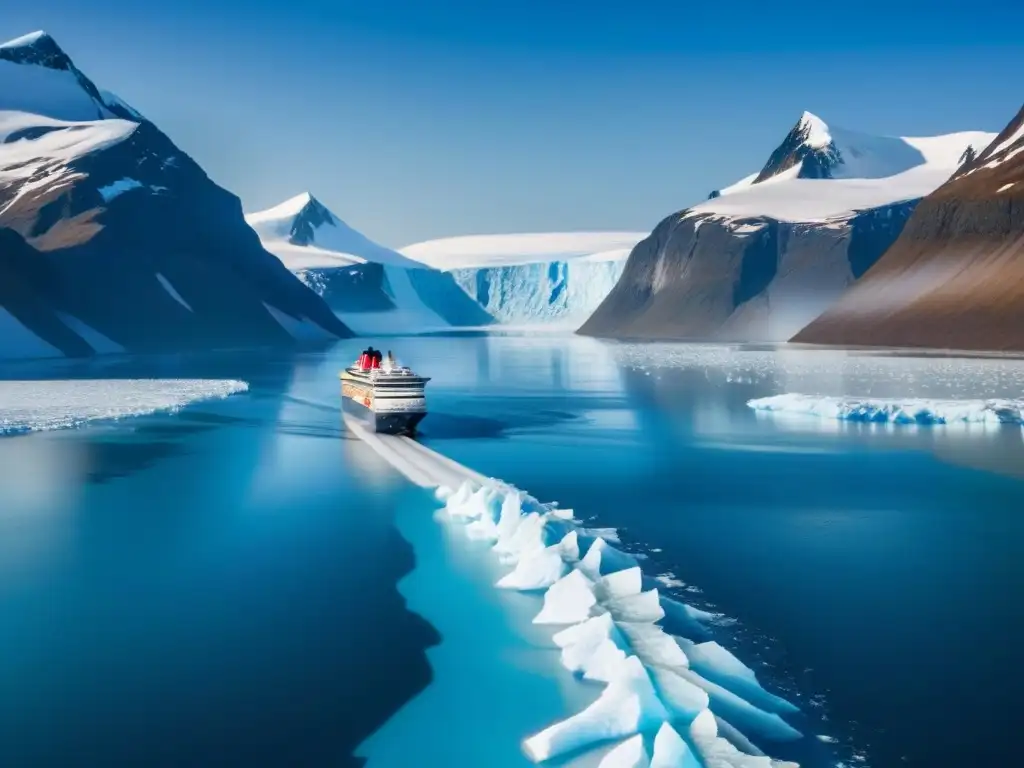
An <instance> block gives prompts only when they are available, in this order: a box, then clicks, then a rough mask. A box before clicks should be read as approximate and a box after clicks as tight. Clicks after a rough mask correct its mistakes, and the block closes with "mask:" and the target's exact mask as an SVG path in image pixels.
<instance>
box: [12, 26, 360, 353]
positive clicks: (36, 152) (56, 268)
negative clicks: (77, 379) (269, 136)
mask: <svg viewBox="0 0 1024 768" xmlns="http://www.w3.org/2000/svg"><path fill="white" fill-rule="evenodd" d="M0 275H2V286H0V329H2V332H0V358H5V357H6V358H10V357H24V356H37V355H38V354H44V355H46V356H49V355H89V354H93V353H97V352H112V351H122V350H124V351H130V352H145V351H181V350H188V349H216V348H226V347H242V346H253V345H273V344H281V343H291V342H294V341H295V340H296V339H329V338H337V337H341V336H347V335H351V333H350V331H349V329H348V328H347V327H346V326H345V325H344V323H342V322H341V321H340V320H339V319H338V318H337V317H336V316H335V315H334V314H333V313H332V312H331V311H330V310H329V309H328V307H327V306H326V304H324V302H323V301H322V300H321V299H320V298H319V297H318V296H317V295H316V294H315V293H314V292H313V291H311V290H310V289H309V288H308V287H307V286H305V285H304V284H303V283H302V282H301V281H299V280H297V279H296V278H295V277H294V275H292V274H291V273H290V272H289V271H288V270H287V269H285V268H284V267H283V266H282V264H281V263H280V261H279V260H278V259H276V258H274V257H273V256H272V255H271V254H269V253H268V252H267V251H265V250H264V249H263V248H262V246H261V245H260V242H259V238H258V237H257V236H256V235H255V233H254V232H253V231H252V229H251V228H249V227H248V226H247V225H246V223H245V220H244V218H243V216H242V210H241V204H240V202H239V200H238V198H236V197H235V196H234V195H231V194H230V193H228V192H226V191H225V190H223V189H222V188H220V187H218V186H217V185H216V184H215V183H213V182H212V181H211V180H210V179H209V177H207V175H206V174H205V173H204V172H203V170H202V169H201V168H200V167H199V166H198V165H197V164H196V163H195V162H194V161H193V160H192V159H191V158H189V157H188V156H187V155H186V154H184V153H183V152H182V151H181V150H180V149H178V148H177V147H176V146H175V145H174V143H173V142H172V141H171V140H170V139H169V138H168V137H167V136H165V135H164V134H163V133H162V132H161V131H160V130H159V129H158V128H157V127H156V126H155V125H153V124H152V123H151V122H149V121H148V120H146V119H145V118H143V117H142V116H141V115H140V114H139V113H138V112H137V111H135V110H134V109H132V108H131V107H128V106H127V105H126V104H125V103H124V102H123V101H121V100H120V99H118V98H117V97H115V96H113V95H112V94H109V93H106V92H103V91H101V90H100V89H98V88H97V87H96V86H95V84H93V83H92V81H90V80H89V79H88V78H87V77H86V76H85V75H84V74H83V73H82V72H81V71H80V70H78V69H77V68H76V67H75V65H74V64H73V63H72V62H71V60H70V58H68V56H67V54H65V53H64V51H63V50H61V48H60V47H59V46H58V45H57V43H56V42H55V41H54V40H53V39H52V38H51V37H50V36H48V35H46V34H44V33H35V34H32V35H27V36H25V37H23V38H19V39H17V40H14V41H11V42H9V43H6V44H3V45H0Z"/></svg>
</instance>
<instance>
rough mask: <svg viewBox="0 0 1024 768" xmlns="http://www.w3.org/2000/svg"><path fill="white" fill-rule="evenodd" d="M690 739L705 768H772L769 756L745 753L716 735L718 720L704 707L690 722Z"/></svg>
mask: <svg viewBox="0 0 1024 768" xmlns="http://www.w3.org/2000/svg"><path fill="white" fill-rule="evenodd" d="M690 740H691V741H692V742H693V745H694V747H695V749H696V752H697V754H698V756H699V757H700V759H701V762H702V763H703V764H704V765H705V766H706V768H773V763H772V760H771V758H769V757H766V756H764V755H761V754H745V753H744V752H741V751H740V750H739V749H737V748H736V746H735V745H733V744H731V743H729V742H728V741H727V740H725V739H723V738H722V737H721V736H719V735H718V721H717V719H716V718H715V716H714V714H712V712H711V710H710V709H705V710H704V711H703V712H701V713H700V714H699V715H697V717H696V718H694V720H693V722H692V723H691V724H690Z"/></svg>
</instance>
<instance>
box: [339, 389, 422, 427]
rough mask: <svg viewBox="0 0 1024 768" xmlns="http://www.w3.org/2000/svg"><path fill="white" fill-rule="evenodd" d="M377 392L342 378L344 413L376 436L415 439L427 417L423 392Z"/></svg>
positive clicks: (414, 390)
mask: <svg viewBox="0 0 1024 768" xmlns="http://www.w3.org/2000/svg"><path fill="white" fill-rule="evenodd" d="M379 389H380V390H381V391H379V392H378V391H375V389H374V388H373V387H372V386H370V385H368V384H367V383H365V382H362V381H358V380H354V379H352V378H351V377H343V378H342V400H341V402H342V410H343V411H344V412H345V413H346V414H349V415H350V416H353V417H355V418H356V419H358V421H359V422H360V423H361V424H363V425H365V426H366V427H368V428H370V429H371V430H373V431H374V432H379V433H381V434H388V435H413V434H415V433H416V428H417V427H418V426H419V424H420V422H421V421H423V419H424V418H426V416H427V410H426V400H425V398H424V397H423V388H422V386H420V387H419V388H418V389H412V390H409V389H407V388H402V389H397V388H391V387H380V388H379Z"/></svg>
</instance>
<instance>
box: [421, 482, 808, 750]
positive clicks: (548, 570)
mask: <svg viewBox="0 0 1024 768" xmlns="http://www.w3.org/2000/svg"><path fill="white" fill-rule="evenodd" d="M437 497H438V498H439V499H441V500H442V501H443V502H444V503H445V507H444V512H443V514H447V516H448V517H449V518H450V519H451V520H452V521H456V522H459V523H462V524H464V525H465V529H466V531H467V535H469V536H471V537H473V538H477V539H484V540H486V541H489V542H490V543H491V545H492V547H493V551H494V553H495V556H496V557H497V558H498V560H499V562H501V563H502V564H504V565H506V566H508V568H509V571H508V573H506V574H505V575H504V576H503V577H502V578H500V579H499V580H498V582H497V584H496V586H497V587H500V588H505V589H515V590H519V591H524V592H534V591H543V606H542V608H541V609H540V611H539V612H538V613H537V615H536V617H535V618H534V619H533V621H534V623H535V624H543V625H553V626H555V627H556V628H559V627H560V629H557V631H555V633H554V635H553V637H552V640H553V642H554V644H555V646H557V647H558V649H559V653H560V659H561V663H562V665H563V666H565V667H566V668H567V669H568V670H570V671H571V672H573V673H574V674H575V675H577V676H578V677H579V678H581V679H583V680H587V681H590V682H592V683H594V684H599V685H604V686H605V687H604V689H603V691H602V692H601V693H600V695H599V696H598V697H597V699H596V700H595V701H594V702H593V703H591V704H590V705H589V706H588V707H586V708H585V709H583V710H582V711H580V712H578V713H576V714H574V715H572V716H571V717H568V718H566V719H565V720H562V721H560V722H557V723H554V724H552V725H550V726H549V727H547V728H545V729H544V730H542V731H540V732H539V733H536V734H534V735H532V736H529V737H528V738H526V739H524V741H523V751H524V753H525V754H526V755H527V757H529V759H530V760H532V761H533V762H535V763H540V762H544V761H547V760H551V759H553V758H558V757H562V756H568V755H570V754H576V753H579V752H584V751H587V750H589V749H592V748H597V747H601V746H605V745H607V744H608V743H609V742H620V743H618V744H615V745H614V746H613V748H612V749H610V750H609V751H608V752H607V753H606V754H605V755H604V756H603V758H602V759H601V761H600V766H599V768H656V767H657V768H678V767H680V766H681V767H683V768H780V767H781V766H783V765H791V764H786V763H780V762H777V761H775V760H773V759H771V758H769V757H767V756H765V755H764V754H763V753H762V752H761V751H760V750H759V749H758V748H757V747H755V746H754V744H753V743H752V742H751V741H750V739H751V738H754V739H765V740H766V741H769V742H773V743H776V742H781V741H789V740H794V739H801V738H803V736H802V734H801V733H800V732H799V731H798V730H797V729H796V728H794V727H793V726H792V725H791V724H790V723H788V722H786V720H784V719H783V717H782V715H786V714H790V713H794V712H797V711H798V710H797V707H795V706H794V705H793V704H791V703H790V702H788V701H786V700H784V699H782V698H780V697H778V696H776V695H775V694H772V693H770V692H769V691H767V690H765V689H764V688H763V687H762V686H761V685H760V683H759V682H758V680H757V676H756V675H755V673H754V672H753V670H751V669H750V668H749V667H747V666H746V665H745V664H743V663H742V662H741V661H740V660H739V659H737V658H736V657H735V656H733V654H731V653H730V652H729V651H728V650H726V649H725V648H723V647H722V646H721V645H719V644H718V643H716V642H714V641H710V640H707V629H706V627H705V626H704V624H706V623H714V622H715V621H717V620H718V619H719V618H720V617H719V616H718V615H717V614H712V613H708V612H705V611H700V610H697V609H695V608H693V607H692V606H688V605H685V604H684V603H680V602H677V601H675V600H671V599H669V598H667V597H663V596H661V595H660V594H659V592H658V590H657V589H650V588H647V587H649V586H650V584H651V583H652V582H651V580H650V579H648V578H647V577H645V576H644V574H643V572H642V570H641V567H640V565H639V563H638V561H637V559H636V558H635V557H634V556H632V555H630V554H628V553H625V552H622V551H621V550H619V549H616V548H615V547H613V546H612V545H611V544H609V542H608V539H609V538H612V537H613V534H614V532H611V531H605V533H608V534H609V535H608V537H607V538H606V537H605V536H603V535H602V536H594V535H593V532H592V531H586V530H585V529H583V528H578V527H575V525H574V522H572V518H571V513H570V515H569V516H568V517H567V516H566V515H565V514H564V512H563V511H560V510H558V509H557V507H555V506H554V505H545V504H541V503H540V502H538V501H537V500H536V499H534V498H533V497H531V496H529V495H527V494H525V493H523V492H522V491H520V490H518V489H515V488H513V487H511V486H508V485H505V484H504V483H501V482H499V481H496V480H493V481H487V482H486V483H475V482H472V481H466V482H465V483H463V485H462V486H461V487H459V488H457V489H451V488H439V489H438V491H437ZM675 633H678V634H675ZM648 754H649V755H650V757H648Z"/></svg>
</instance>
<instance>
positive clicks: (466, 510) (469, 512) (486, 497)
mask: <svg viewBox="0 0 1024 768" xmlns="http://www.w3.org/2000/svg"><path fill="white" fill-rule="evenodd" d="M496 497H497V491H496V490H495V489H494V488H489V487H487V486H481V487H480V488H477V489H476V490H475V491H473V492H472V493H471V494H470V496H469V498H467V499H465V500H463V499H461V498H458V499H457V498H456V497H454V496H453V497H452V498H450V499H448V514H449V515H451V516H452V517H453V518H455V519H457V520H465V521H467V522H468V521H471V520H480V519H490V521H491V522H492V523H493V522H494V509H493V508H494V505H495V504H496V501H497V498H496Z"/></svg>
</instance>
